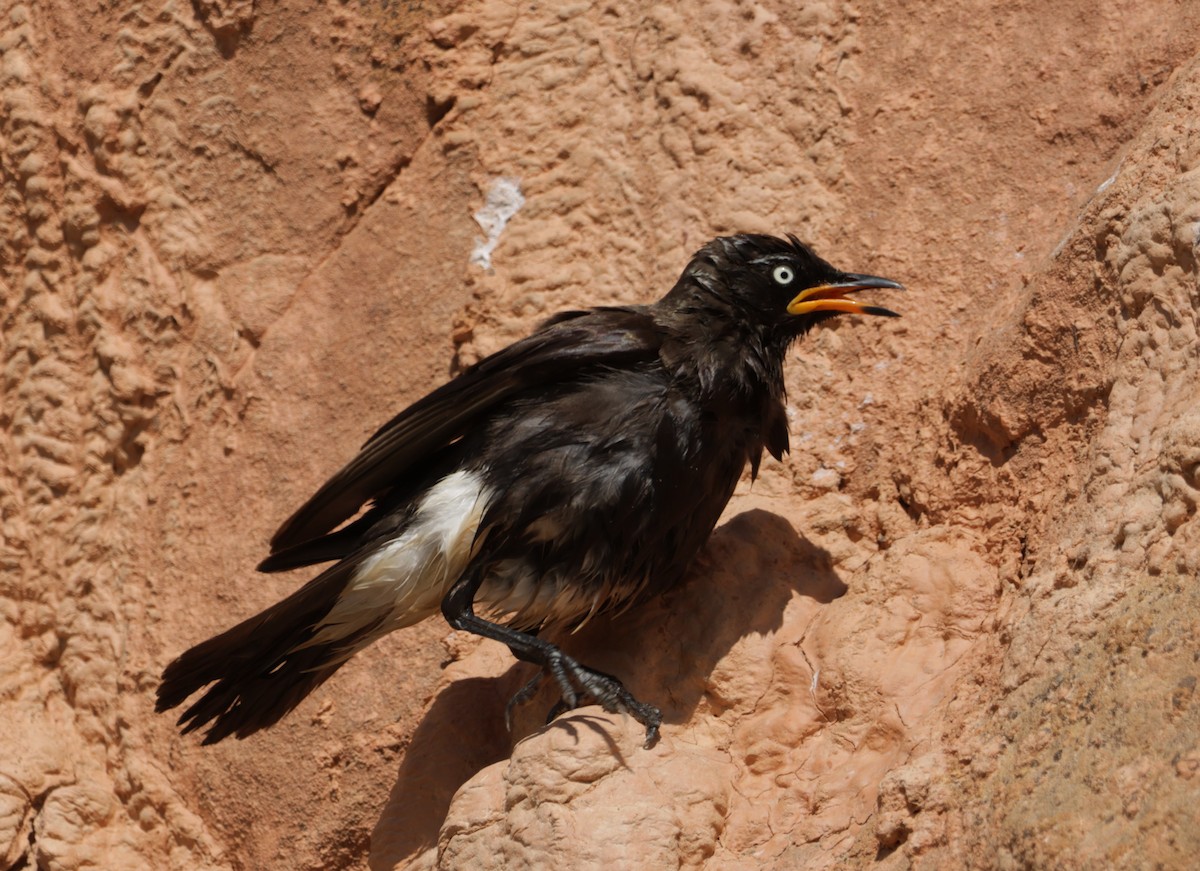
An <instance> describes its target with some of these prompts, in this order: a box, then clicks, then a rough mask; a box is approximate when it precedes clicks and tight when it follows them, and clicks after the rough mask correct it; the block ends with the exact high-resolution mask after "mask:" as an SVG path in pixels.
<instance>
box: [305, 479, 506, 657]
mask: <svg viewBox="0 0 1200 871" xmlns="http://www.w3.org/2000/svg"><path fill="white" fill-rule="evenodd" d="M492 496H493V494H492V492H491V491H490V490H488V489H487V488H486V487H484V485H483V481H482V476H481V474H480V473H479V472H468V471H463V470H460V471H457V472H453V473H452V474H449V475H447V476H446V477H445V478H442V479H441V480H440V481H438V482H437V483H436V484H434V485H433V486H432V487H431V488H430V489H429V491H428V492H427V493H426V494H425V496H424V497H423V498H422V499H421V502H420V504H419V505H418V506H417V510H416V512H415V514H414V515H413V519H412V522H411V523H410V524H409V525H408V526H407V527H405V529H404V531H403V532H402V533H401V534H400V535H399V536H398V537H396V538H395V539H393V540H392V541H390V542H388V543H387V544H385V545H383V546H382V547H380V548H379V549H378V550H377V551H376V552H375V553H374V554H372V555H371V556H369V557H368V558H367V559H365V560H363V562H362V564H361V565H359V567H358V568H357V569H355V570H354V574H353V575H352V577H351V579H350V583H349V584H347V585H346V589H345V590H343V591H342V593H341V595H340V596H339V597H338V600H337V603H336V604H335V605H334V606H333V608H332V609H331V610H330V612H329V613H328V614H327V615H326V616H325V619H324V620H322V621H321V625H320V626H319V627H318V629H317V633H316V635H314V636H313V637H312V638H311V639H310V640H309V641H307V642H306V643H305V644H304V645H302V646H303V647H312V646H314V645H318V644H326V643H329V642H337V641H338V640H339V639H343V638H348V637H350V636H352V635H354V634H355V633H356V632H359V631H361V630H362V629H364V628H365V627H367V626H369V625H371V624H372V623H375V622H376V621H379V625H378V626H377V627H376V628H375V629H372V630H371V631H370V633H369V634H367V635H365V636H363V637H362V638H360V639H356V641H355V643H354V646H353V647H352V648H350V649H348V650H346V651H345V653H344V656H343V657H342V659H348V658H349V657H350V656H352V655H353V654H354V653H355V652H356V651H358V650H361V649H362V648H364V647H366V646H367V645H368V644H370V643H371V642H373V641H374V640H375V639H377V638H380V637H382V636H383V635H386V634H387V633H389V632H391V631H393V630H395V629H400V628H402V627H404V626H411V625H413V624H414V623H418V622H420V621H421V620H424V619H425V618H426V617H429V616H431V615H433V614H435V613H436V612H437V610H438V608H439V607H440V606H441V602H442V599H443V597H445V595H446V593H447V592H448V591H449V589H450V586H451V585H452V584H453V583H454V582H455V581H457V580H458V578H459V576H460V575H461V574H462V573H463V570H464V569H465V568H466V566H467V563H468V562H469V561H470V559H471V557H472V555H473V553H474V548H475V544H476V535H477V533H478V532H479V524H480V522H481V521H482V519H483V515H484V512H485V511H486V510H487V506H488V503H489V502H490V501H491V499H492Z"/></svg>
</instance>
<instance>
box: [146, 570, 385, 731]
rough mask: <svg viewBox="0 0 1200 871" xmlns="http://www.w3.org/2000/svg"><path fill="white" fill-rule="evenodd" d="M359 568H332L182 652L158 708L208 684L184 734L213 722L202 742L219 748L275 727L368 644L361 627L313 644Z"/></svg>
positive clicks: (183, 720)
mask: <svg viewBox="0 0 1200 871" xmlns="http://www.w3.org/2000/svg"><path fill="white" fill-rule="evenodd" d="M354 568H355V563H354V561H353V560H347V561H344V562H340V563H338V564H336V565H333V566H330V567H329V568H328V569H326V570H325V571H324V572H322V573H321V574H319V575H317V577H315V578H313V579H312V580H311V581H309V582H308V583H307V584H305V585H304V586H303V587H301V588H300V589H299V590H297V591H296V592H295V593H293V594H292V595H290V596H288V597H287V598H286V599H284V600H283V601H282V602H279V603H277V604H275V605H272V606H271V607H270V608H268V609H267V610H265V611H263V612H262V613H261V614H257V615H255V616H254V617H251V618H250V619H248V620H245V621H243V622H241V623H239V624H238V625H237V626H234V627H233V628H232V629H229V630H227V631H225V632H222V633H221V634H220V635H218V636H216V637H215V638H210V639H209V640H208V641H205V642H202V643H201V644H197V645H196V646H195V647H193V648H192V649H191V650H188V651H187V652H185V653H183V654H182V655H180V656H179V658H178V659H176V660H175V661H174V662H172V663H171V664H170V665H168V666H167V668H166V669H165V670H164V671H163V676H162V682H161V683H160V684H159V687H158V698H157V701H156V703H155V710H156V711H159V712H162V711H166V710H169V709H170V708H174V707H176V706H177V705H179V704H182V703H183V701H184V700H185V699H187V697H188V696H190V695H192V693H194V692H196V691H198V690H200V689H202V688H204V687H206V686H207V687H208V689H207V690H206V691H205V692H204V695H202V696H200V698H199V699H197V700H196V701H195V702H194V703H192V705H191V706H190V707H189V708H187V710H185V711H184V712H183V714H182V715H180V717H179V721H178V722H179V725H180V726H182V727H183V732H184V733H185V734H186V733H188V732H191V731H193V730H194V729H199V728H201V727H203V726H205V725H207V724H208V723H210V722H211V723H212V726H211V727H210V728H209V730H208V732H207V733H206V734H205V736H204V742H203V743H205V744H215V743H216V742H217V741H220V740H221V739H223V738H227V737H229V736H230V735H236V736H237V737H238V738H245V737H246V736H247V735H250V734H252V733H254V732H257V731H258V730H259V729H265V728H266V727H267V726H271V725H273V724H275V723H277V722H278V721H279V720H280V719H281V718H282V717H283V716H284V715H285V714H287V713H288V712H289V711H290V710H292V708H294V707H296V705H298V704H299V703H300V702H301V701H302V700H303V699H304V698H305V697H306V696H307V695H308V694H309V693H311V692H312V691H313V690H314V689H316V688H317V687H318V686H320V685H321V684H322V683H324V682H325V681H326V680H328V679H329V677H330V676H331V675H332V674H333V673H334V672H335V671H337V669H338V668H339V667H340V666H341V664H342V663H343V662H345V661H346V660H347V659H348V658H349V655H350V653H352V652H353V651H354V650H356V649H358V648H359V647H360V646H361V645H362V642H363V639H364V634H366V633H365V632H364V631H363V630H362V629H361V628H360V629H358V630H357V631H354V632H353V633H351V634H350V635H349V636H348V637H345V638H336V639H329V638H325V637H323V638H322V639H319V640H317V639H314V636H316V635H317V632H318V627H319V626H320V624H321V621H322V619H323V618H324V617H325V616H326V615H327V614H328V613H329V611H330V609H332V608H333V606H334V604H335V603H336V602H337V599H338V596H339V594H340V593H341V592H342V591H343V590H344V589H345V588H346V586H347V583H348V582H349V579H350V577H351V574H352V572H353V569H354ZM367 628H368V629H369V628H371V627H367ZM209 684H211V686H209Z"/></svg>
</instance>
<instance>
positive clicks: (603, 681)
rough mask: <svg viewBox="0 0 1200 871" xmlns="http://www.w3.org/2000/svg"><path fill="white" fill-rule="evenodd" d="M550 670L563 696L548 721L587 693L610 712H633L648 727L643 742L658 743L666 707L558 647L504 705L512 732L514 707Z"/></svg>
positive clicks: (648, 747) (533, 691)
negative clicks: (638, 696) (639, 696)
mask: <svg viewBox="0 0 1200 871" xmlns="http://www.w3.org/2000/svg"><path fill="white" fill-rule="evenodd" d="M546 674H550V675H551V676H553V678H554V680H555V683H557V684H558V688H559V692H560V693H561V697H560V698H559V700H558V701H557V702H555V703H554V705H553V707H551V708H550V711H549V713H548V714H547V715H546V722H547V723H550V722H551V721H553V720H554V718H555V717H557V716H558V715H559V714H562V713H564V712H566V711H571V710H574V709H575V708H578V707H579V706H580V704H581V697H582V696H586V697H587V698H589V699H591V700H592V701H593V702H595V703H596V704H598V705H600V707H602V708H604V710H606V711H608V712H609V713H610V714H617V713H625V714H629V715H630V716H631V717H633V718H634V719H635V720H637V721H638V722H639V723H641V724H642V726H644V727H645V729H646V741H645V744H644V745H643V746H644V747H645V748H646V749H647V750H648V749H650V748H651V747H653V746H654V745H655V743H657V741H658V737H659V733H658V730H659V726H661V725H662V711H660V710H659V709H658V708H656V707H655V706H654V705H648V704H646V703H645V702H640V701H638V700H637V699H636V698H634V696H633V694H632V693H631V692H629V690H627V689H625V685H624V684H622V683H621V681H619V680H618V679H617V678H615V677H613V676H612V675H609V674H604V673H603V672H600V671H596V670H595V669H591V668H588V667H587V666H584V665H581V664H580V663H578V662H576V661H575V660H574V659H572V658H571V657H569V656H567V655H566V654H565V653H562V652H561V651H558V650H556V651H554V653H552V654H551V655H550V657H549V661H548V662H547V663H546V665H545V667H544V669H543V670H542V671H540V672H538V673H537V675H536V676H534V678H533V680H531V681H529V682H528V683H527V684H525V686H523V687H521V689H520V690H518V691H517V693H516V694H515V695H514V696H513V697H512V698H511V699H509V702H508V705H506V706H505V709H504V722H505V724H506V725H507V726H508V729H509V731H510V732H511V731H512V712H513V710H514V709H515V708H516V707H517V706H518V705H522V704H524V703H525V702H528V701H529V700H530V699H531V698H533V695H534V693H535V692H537V690H538V687H540V686H541V683H542V679H543V678H544V677H545V675H546Z"/></svg>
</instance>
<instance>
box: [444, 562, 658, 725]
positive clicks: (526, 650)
mask: <svg viewBox="0 0 1200 871" xmlns="http://www.w3.org/2000/svg"><path fill="white" fill-rule="evenodd" d="M481 581H482V575H481V574H480V573H479V572H471V573H469V574H466V575H464V576H463V577H461V578H459V580H458V581H457V582H456V583H455V584H454V586H453V587H451V588H450V592H448V593H447V594H446V597H445V598H444V599H443V600H442V614H443V615H445V617H446V621H447V622H448V623H449V624H450V625H451V626H453V627H454V628H455V629H461V630H463V631H466V632H472V633H474V634H476V635H482V636H483V637H484V638H491V639H494V640H496V641H499V642H501V643H503V644H506V645H508V649H509V650H511V651H512V653H513V656H515V657H517V659H520V660H523V661H525V662H531V663H533V664H534V665H538V666H541V668H542V671H543V673H545V674H549V675H550V676H551V677H553V678H554V680H555V682H556V683H557V684H558V688H559V692H560V693H561V695H562V700H561V701H560V702H559V703H558V704H557V705H555V708H554V709H552V711H551V714H552V715H554V714H556V713H558V710H559V709H560V706H561V709H562V710H570V709H572V708H576V707H578V706H579V696H580V694H581V693H582V694H584V695H587V696H589V697H591V698H592V699H593V700H594V701H595V702H596V703H597V704H599V705H600V706H601V707H602V708H604V710H606V711H608V712H609V713H614V714H615V713H617V712H620V711H624V712H625V713H628V714H629V715H630V716H632V717H633V718H634V719H635V720H637V721H638V722H639V723H641V724H642V725H643V726H644V727H645V728H646V744H645V746H646V747H651V746H653V745H654V743H655V742H656V741H657V740H658V727H659V726H660V725H661V724H662V713H661V712H660V711H659V710H658V708H656V707H654V705H647V704H645V703H644V702H639V701H638V700H637V699H635V698H634V697H633V694H632V693H630V692H629V690H627V689H625V686H624V685H623V684H622V683H621V682H620V681H619V680H617V678H615V677H613V676H612V675H610V674H604V673H603V672H600V671H596V670H595V669H591V668H588V667H587V666H585V665H581V664H580V663H578V662H576V661H575V660H574V659H572V658H571V657H570V656H567V655H566V654H565V653H563V652H562V651H561V650H559V649H558V647H557V646H555V645H554V644H551V643H550V642H549V641H544V640H543V639H541V638H538V637H537V636H535V635H531V634H529V633H528V632H520V631H518V630H516V629H510V628H509V627H507V626H501V625H500V624H499V623H493V622H491V621H490V620H484V619H483V618H482V617H479V616H477V615H476V614H475V607H474V599H475V592H476V591H477V590H478V589H479V584H480V582H481ZM541 679H542V678H541V675H539V676H538V677H537V678H535V679H534V680H533V681H530V682H529V683H528V684H526V685H525V686H524V687H522V688H521V689H520V690H519V691H518V692H517V694H516V695H515V696H514V697H513V699H512V701H510V702H509V704H508V706H507V708H506V709H505V716H506V719H507V717H508V715H509V714H510V713H511V711H512V708H513V705H514V704H520V703H521V702H523V701H526V700H527V699H528V698H529V697H530V696H531V695H532V694H533V693H534V691H536V689H537V686H538V684H540V683H541Z"/></svg>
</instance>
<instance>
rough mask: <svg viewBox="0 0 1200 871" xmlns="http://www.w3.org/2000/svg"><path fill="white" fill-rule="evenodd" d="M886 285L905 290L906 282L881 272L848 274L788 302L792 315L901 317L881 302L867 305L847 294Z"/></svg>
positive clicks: (889, 287) (810, 289) (889, 288)
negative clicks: (901, 282)
mask: <svg viewBox="0 0 1200 871" xmlns="http://www.w3.org/2000/svg"><path fill="white" fill-rule="evenodd" d="M871 288H884V289H887V290H904V285H902V284H899V283H897V282H895V281H892V280H891V279H890V278H880V277H879V276H877V275H856V274H854V273H847V274H845V275H843V276H842V280H841V281H839V282H837V283H836V284H822V285H819V286H817V287H810V288H808V289H807V290H802V291H800V293H799V295H798V296H797V297H796V298H795V299H793V300H792V301H791V302H789V303H788V307H787V310H788V314H793V315H807V314H812V313H813V312H845V313H847V314H852V315H880V316H882V317H887V318H898V317H900V315H899V314H897V313H896V312H894V311H892V310H891V309H887V308H884V307H883V306H878V305H864V304H863V303H861V302H855V301H854V300H852V299H849V298H847V296H846V294H849V293H854V292H855V291H858V290H869V289H871Z"/></svg>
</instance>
